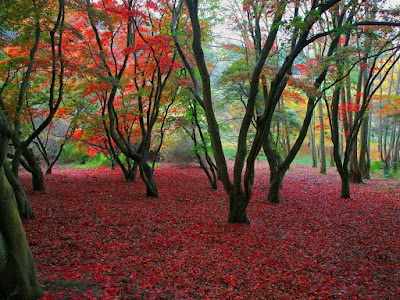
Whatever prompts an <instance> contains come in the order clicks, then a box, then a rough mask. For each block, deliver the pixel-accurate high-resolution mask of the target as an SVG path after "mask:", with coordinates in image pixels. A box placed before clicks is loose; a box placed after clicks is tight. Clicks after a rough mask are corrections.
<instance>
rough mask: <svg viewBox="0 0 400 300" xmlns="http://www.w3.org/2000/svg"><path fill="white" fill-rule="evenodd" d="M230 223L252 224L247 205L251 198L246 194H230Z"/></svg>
mask: <svg viewBox="0 0 400 300" xmlns="http://www.w3.org/2000/svg"><path fill="white" fill-rule="evenodd" d="M229 202H230V203H229V216H228V222H229V223H244V224H248V225H250V220H249V218H248V217H247V212H246V209H247V205H248V204H249V202H250V199H247V198H246V197H245V195H244V194H242V193H240V194H239V195H236V194H234V193H232V194H231V195H230V196H229Z"/></svg>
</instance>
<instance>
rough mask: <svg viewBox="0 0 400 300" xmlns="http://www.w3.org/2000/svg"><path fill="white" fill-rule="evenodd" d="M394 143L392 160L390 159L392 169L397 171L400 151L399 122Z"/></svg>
mask: <svg viewBox="0 0 400 300" xmlns="http://www.w3.org/2000/svg"><path fill="white" fill-rule="evenodd" d="M396 135H397V137H396V145H395V147H394V152H393V161H392V170H393V172H396V171H397V167H398V164H399V154H400V153H399V151H400V124H399V126H398V129H397V132H396Z"/></svg>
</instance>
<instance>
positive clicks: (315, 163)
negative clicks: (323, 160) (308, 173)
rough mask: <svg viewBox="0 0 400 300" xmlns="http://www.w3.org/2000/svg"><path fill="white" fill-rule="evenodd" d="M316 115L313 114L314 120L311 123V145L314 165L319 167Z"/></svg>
mask: <svg viewBox="0 0 400 300" xmlns="http://www.w3.org/2000/svg"><path fill="white" fill-rule="evenodd" d="M314 127H315V115H314V114H313V116H312V122H311V125H310V146H311V156H312V166H313V168H316V167H318V159H317V147H316V145H315V129H314Z"/></svg>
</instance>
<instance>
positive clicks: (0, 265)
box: [0, 167, 43, 299]
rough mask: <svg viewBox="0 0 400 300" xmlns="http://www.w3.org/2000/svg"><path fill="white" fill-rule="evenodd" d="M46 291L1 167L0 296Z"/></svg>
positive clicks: (26, 295)
mask: <svg viewBox="0 0 400 300" xmlns="http://www.w3.org/2000/svg"><path fill="white" fill-rule="evenodd" d="M42 296H43V291H42V288H41V286H40V283H39V281H38V279H37V277H36V267H35V262H34V260H33V256H32V253H31V251H30V249H29V245H28V242H27V240H26V236H25V231H24V228H23V226H22V222H21V218H20V216H19V214H18V209H17V205H16V201H15V197H14V193H13V189H12V187H11V186H10V184H9V183H8V181H7V178H6V176H5V174H4V169H3V167H1V168H0V299H37V298H40V297H42Z"/></svg>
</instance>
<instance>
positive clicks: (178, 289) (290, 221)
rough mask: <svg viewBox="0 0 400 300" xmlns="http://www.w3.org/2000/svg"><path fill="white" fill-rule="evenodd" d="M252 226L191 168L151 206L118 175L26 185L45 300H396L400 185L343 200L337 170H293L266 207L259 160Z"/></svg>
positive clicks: (374, 185) (61, 174)
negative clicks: (278, 199) (231, 213)
mask: <svg viewBox="0 0 400 300" xmlns="http://www.w3.org/2000/svg"><path fill="white" fill-rule="evenodd" d="M258 169H259V170H258V172H257V178H256V181H255V187H254V194H253V197H252V201H251V203H250V206H249V208H248V213H249V217H250V220H251V222H252V224H251V225H250V226H246V225H239V224H227V222H226V219H227V216H228V202H229V201H228V199H227V197H226V194H225V193H224V192H223V190H222V188H221V189H220V190H219V191H213V190H211V189H210V188H209V187H208V185H207V182H206V178H205V175H204V174H203V172H202V171H201V170H200V169H198V168H186V169H180V168H176V167H171V166H161V167H159V168H158V169H157V170H156V180H157V182H158V187H159V191H160V195H161V196H160V197H159V198H158V199H153V198H148V197H146V196H145V192H144V191H145V189H144V186H143V184H142V183H132V182H126V181H124V179H123V176H122V173H121V172H120V171H119V170H115V171H111V170H109V169H106V168H100V169H92V170H82V169H76V168H59V169H56V170H55V172H54V174H52V175H49V176H46V186H47V190H46V191H45V192H32V190H31V185H30V182H29V177H28V176H27V175H23V176H22V181H23V184H24V186H25V188H26V191H27V194H28V197H29V199H30V201H31V204H32V207H33V209H34V211H35V213H36V216H37V218H36V219H35V220H33V221H29V222H26V223H25V228H26V232H27V236H28V240H29V243H30V245H31V248H32V252H33V254H34V257H35V260H36V264H37V269H38V276H39V278H40V280H41V281H42V283H43V285H44V288H45V290H46V293H45V299H246V298H247V299H274V298H275V299H282V298H284V299H313V298H315V299H321V298H336V299H341V298H343V299H357V298H362V299H369V298H370V299H399V298H400V236H399V233H400V183H399V182H398V181H390V180H381V179H372V180H368V181H367V182H366V184H363V185H352V186H351V191H352V198H351V199H347V200H345V199H340V198H339V192H340V180H339V177H338V176H337V175H336V174H335V172H334V171H333V170H331V171H330V172H329V174H328V175H325V176H323V175H319V174H318V170H317V169H312V168H310V167H306V166H301V165H295V166H294V167H293V168H292V169H291V170H290V171H289V173H288V175H287V177H286V178H285V181H284V187H283V190H282V203H280V204H271V203H266V201H265V197H266V192H267V188H268V172H267V167H266V165H263V164H259V165H258Z"/></svg>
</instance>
